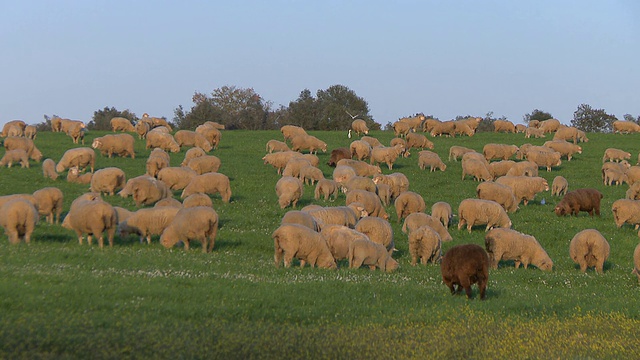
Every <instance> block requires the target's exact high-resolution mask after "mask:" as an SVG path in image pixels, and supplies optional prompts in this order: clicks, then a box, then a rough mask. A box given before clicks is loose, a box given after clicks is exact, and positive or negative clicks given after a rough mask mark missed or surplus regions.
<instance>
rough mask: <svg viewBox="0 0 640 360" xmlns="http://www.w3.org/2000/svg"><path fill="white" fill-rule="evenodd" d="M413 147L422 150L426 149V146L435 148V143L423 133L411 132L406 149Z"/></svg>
mask: <svg viewBox="0 0 640 360" xmlns="http://www.w3.org/2000/svg"><path fill="white" fill-rule="evenodd" d="M413 148H416V149H420V150H424V149H425V148H426V149H433V143H432V142H431V141H430V140H429V139H427V137H426V136H424V135H422V134H417V133H409V134H407V146H406V150H407V151H409V150H411V149H413Z"/></svg>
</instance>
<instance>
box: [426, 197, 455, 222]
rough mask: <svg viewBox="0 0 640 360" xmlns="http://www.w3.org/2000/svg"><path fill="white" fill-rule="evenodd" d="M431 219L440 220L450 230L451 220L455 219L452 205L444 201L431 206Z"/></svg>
mask: <svg viewBox="0 0 640 360" xmlns="http://www.w3.org/2000/svg"><path fill="white" fill-rule="evenodd" d="M431 217H433V218H434V219H438V220H439V221H440V222H441V223H442V225H444V227H445V228H447V229H448V228H449V224H450V223H451V219H453V210H451V205H449V203H447V202H444V201H438V202H435V203H433V205H432V206H431Z"/></svg>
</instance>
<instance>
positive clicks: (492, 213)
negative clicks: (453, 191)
mask: <svg viewBox="0 0 640 360" xmlns="http://www.w3.org/2000/svg"><path fill="white" fill-rule="evenodd" d="M458 219H459V220H458V230H460V229H462V227H463V226H464V225H465V224H466V225H467V231H468V232H469V233H471V228H472V227H473V226H475V225H486V231H489V230H490V229H492V228H494V227H496V226H497V227H507V228H510V227H511V220H510V219H509V215H507V213H506V211H505V210H504V208H503V207H502V206H500V204H498V203H497V202H495V201H491V200H481V199H464V200H462V201H461V202H460V205H459V206H458Z"/></svg>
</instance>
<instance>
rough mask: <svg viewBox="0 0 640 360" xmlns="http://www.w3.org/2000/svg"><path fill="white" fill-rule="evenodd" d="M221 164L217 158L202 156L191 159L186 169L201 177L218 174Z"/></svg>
mask: <svg viewBox="0 0 640 360" xmlns="http://www.w3.org/2000/svg"><path fill="white" fill-rule="evenodd" d="M221 164H222V162H221V161H220V159H219V158H218V157H217V156H213V155H204V156H199V157H197V158H195V159H191V160H190V161H189V163H188V164H187V167H189V168H190V169H192V170H193V171H195V172H196V173H197V174H198V175H202V174H205V173H210V172H218V169H220V165H221Z"/></svg>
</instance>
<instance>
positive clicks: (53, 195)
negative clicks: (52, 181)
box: [33, 187, 64, 224]
mask: <svg viewBox="0 0 640 360" xmlns="http://www.w3.org/2000/svg"><path fill="white" fill-rule="evenodd" d="M33 197H34V198H35V200H36V202H37V209H38V213H39V215H40V216H45V217H46V219H47V222H48V223H49V224H53V220H54V214H55V223H56V224H58V223H59V222H60V214H61V213H62V204H63V200H64V196H63V194H62V191H61V190H60V189H58V188H55V187H45V188H42V189H40V190H36V191H34V192H33Z"/></svg>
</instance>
